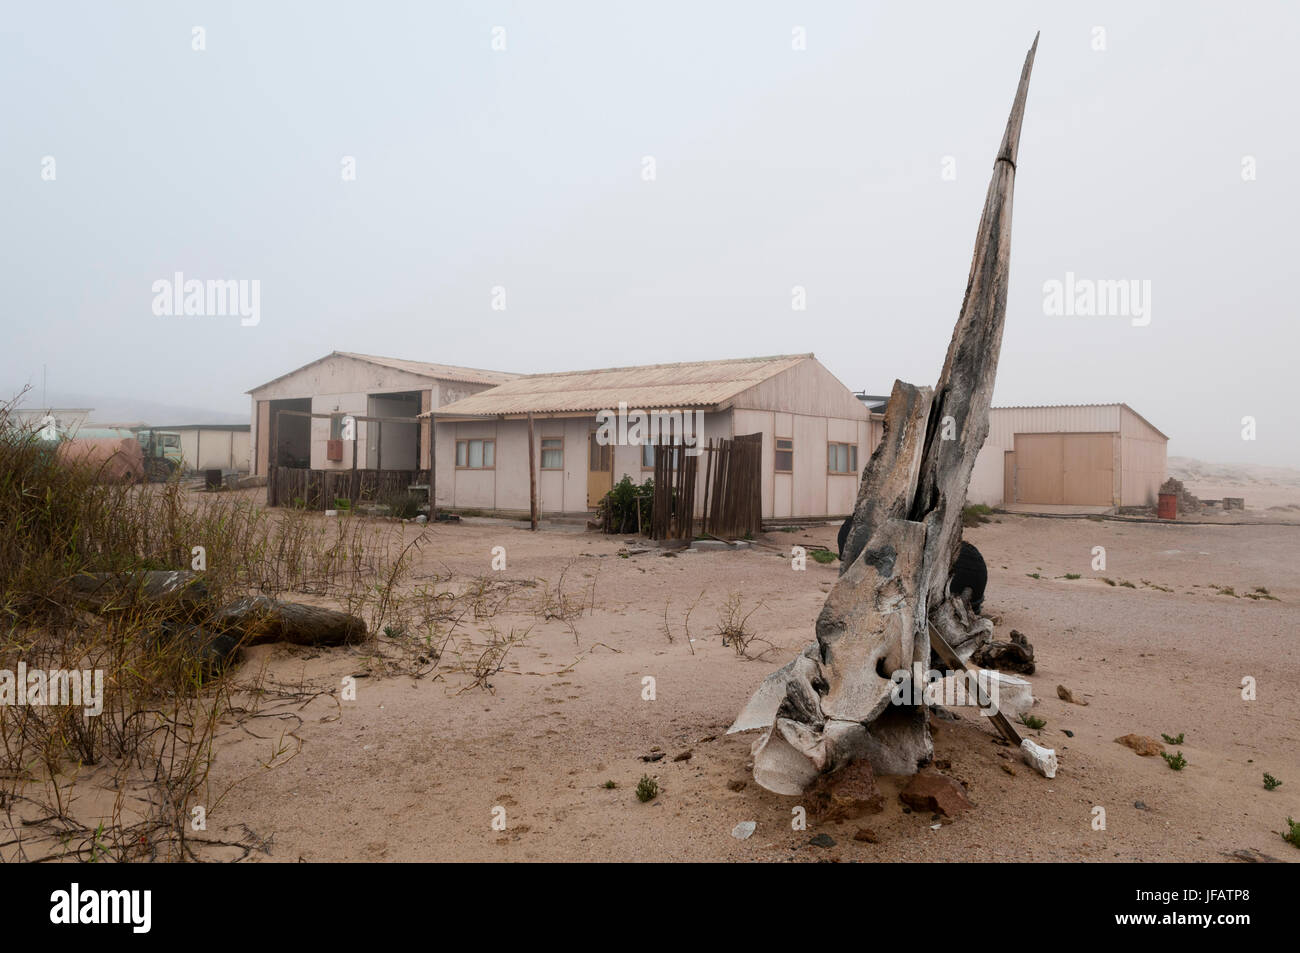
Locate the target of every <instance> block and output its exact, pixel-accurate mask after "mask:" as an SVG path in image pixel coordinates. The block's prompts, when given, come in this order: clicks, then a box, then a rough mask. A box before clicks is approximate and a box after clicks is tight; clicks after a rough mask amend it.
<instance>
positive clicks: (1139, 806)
mask: <svg viewBox="0 0 1300 953" xmlns="http://www.w3.org/2000/svg"><path fill="white" fill-rule="evenodd" d="M1133 806H1134V807H1135V808H1137V809H1138V810H1139V811H1149V810H1151V808H1149V807H1147V802H1146V801H1134V802H1133Z"/></svg>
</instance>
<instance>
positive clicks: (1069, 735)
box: [1061, 728, 1074, 738]
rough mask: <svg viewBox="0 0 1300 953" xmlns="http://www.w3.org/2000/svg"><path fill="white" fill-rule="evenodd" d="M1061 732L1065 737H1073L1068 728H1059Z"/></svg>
mask: <svg viewBox="0 0 1300 953" xmlns="http://www.w3.org/2000/svg"><path fill="white" fill-rule="evenodd" d="M1061 734H1063V735H1065V737H1067V738H1073V737H1074V732H1073V731H1071V730H1070V729H1069V728H1062V729H1061Z"/></svg>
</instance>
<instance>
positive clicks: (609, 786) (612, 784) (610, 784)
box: [601, 781, 618, 791]
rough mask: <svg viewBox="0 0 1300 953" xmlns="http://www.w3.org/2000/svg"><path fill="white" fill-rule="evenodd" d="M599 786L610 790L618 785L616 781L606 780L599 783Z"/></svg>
mask: <svg viewBox="0 0 1300 953" xmlns="http://www.w3.org/2000/svg"><path fill="white" fill-rule="evenodd" d="M601 787H603V788H604V789H605V790H606V791H612V790H614V788H616V787H618V782H617V781H606V782H605V783H604V784H602V785H601Z"/></svg>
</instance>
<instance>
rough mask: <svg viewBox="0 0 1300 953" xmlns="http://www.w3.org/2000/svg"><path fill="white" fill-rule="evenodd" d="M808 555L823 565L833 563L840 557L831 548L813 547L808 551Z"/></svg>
mask: <svg viewBox="0 0 1300 953" xmlns="http://www.w3.org/2000/svg"><path fill="white" fill-rule="evenodd" d="M808 555H809V556H811V557H812V558H813V559H814V560H815V561H816V562H819V563H821V564H822V565H823V566H824V565H826V563H833V562H835V560H836V559H838V558H839V557H838V556H836V555H835V554H834V553H833V552H831V551H830V550H829V549H811V550H809V551H808Z"/></svg>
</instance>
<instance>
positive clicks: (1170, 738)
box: [1160, 731, 1183, 746]
mask: <svg viewBox="0 0 1300 953" xmlns="http://www.w3.org/2000/svg"><path fill="white" fill-rule="evenodd" d="M1160 737H1161V738H1163V739H1165V744H1167V745H1174V746H1177V745H1180V744H1182V743H1183V733H1182V732H1181V731H1180V732H1178V735H1177V736H1176V737H1175V736H1174V735H1167V734H1165V733H1164V732H1163V731H1162V732H1161V733H1160Z"/></svg>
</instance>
